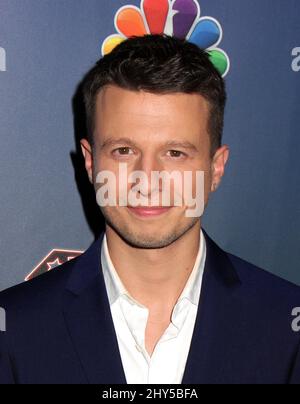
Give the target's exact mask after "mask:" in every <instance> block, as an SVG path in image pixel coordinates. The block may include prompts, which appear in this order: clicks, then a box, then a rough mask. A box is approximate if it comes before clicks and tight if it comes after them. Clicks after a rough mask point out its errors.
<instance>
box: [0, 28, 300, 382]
mask: <svg viewBox="0 0 300 404" xmlns="http://www.w3.org/2000/svg"><path fill="white" fill-rule="evenodd" d="M83 88H84V100H85V106H86V115H87V127H88V138H87V139H82V141H81V147H82V152H83V155H84V159H85V166H86V171H87V173H88V177H89V179H90V182H91V183H92V184H93V185H94V188H95V191H96V194H98V191H99V190H100V189H101V186H100V184H99V181H98V174H99V173H101V172H104V171H106V172H110V173H113V174H114V176H115V177H116V178H117V179H119V176H120V172H119V167H120V164H121V163H123V164H125V163H126V167H127V168H128V171H129V172H134V171H140V172H143V173H144V174H145V176H146V177H147V178H149V179H150V177H151V174H152V173H153V172H155V171H156V172H163V171H165V172H168V173H171V172H173V171H174V170H177V171H179V172H180V173H182V174H183V173H184V172H187V171H191V172H193V173H195V172H196V171H201V172H203V173H204V189H203V199H204V206H206V205H207V203H208V200H209V196H210V194H211V193H212V192H214V191H215V190H216V189H217V187H218V186H219V184H220V182H221V179H222V177H223V175H224V171H225V165H226V163H227V161H228V156H229V148H228V146H226V145H222V128H223V116H224V107H225V101H226V93H225V86H224V82H223V79H222V78H221V76H220V75H219V73H218V72H217V70H216V69H215V68H214V67H213V65H212V64H211V62H210V60H209V57H208V56H207V54H206V53H205V52H204V51H202V50H200V49H198V48H197V47H196V46H195V45H193V44H190V43H188V42H185V41H181V40H178V39H174V38H171V37H167V36H151V35H149V36H145V37H141V38H132V39H129V40H127V41H125V42H124V43H122V44H121V45H119V46H118V47H117V48H116V49H115V50H114V51H113V52H112V53H111V54H109V55H107V56H105V57H104V58H103V59H101V60H100V61H99V62H98V63H97V65H96V66H95V67H94V68H93V69H92V70H91V71H90V72H89V73H88V75H87V77H86V78H85V81H84V86H83ZM124 185H125V188H126V192H127V191H130V190H131V189H130V185H128V183H126V184H121V186H124ZM191 185H192V190H193V192H195V189H196V187H197V182H196V181H195V180H194V179H193V182H192V184H191ZM172 189H173V188H172ZM173 190H174V189H173ZM120 191H121V190H120V188H118V189H117V190H116V193H117V195H119V194H120ZM154 191H156V192H158V194H161V192H162V186H161V184H160V183H159V186H158V188H156V189H154V188H153V187H152V183H151V182H150V185H149V183H148V185H147V186H144V187H143V188H140V189H139V190H138V192H137V194H138V195H139V197H140V200H141V201H142V202H141V203H140V204H139V205H138V206H134V205H132V204H130V203H128V204H127V205H125V206H122V205H121V204H117V205H116V206H110V205H108V206H104V205H102V206H101V210H102V213H103V216H104V218H105V222H106V229H105V232H104V233H103V234H102V235H101V236H100V238H99V239H98V240H96V241H95V242H94V243H93V244H92V246H91V247H90V248H89V249H88V250H87V251H86V252H85V253H84V254H83V255H81V256H80V257H78V258H76V259H74V260H72V261H70V262H68V263H66V264H64V265H63V266H62V267H60V268H59V269H57V270H54V271H52V272H51V273H48V274H46V275H42V276H40V277H38V278H36V279H34V280H33V281H31V282H29V283H26V284H23V285H20V286H17V287H14V288H12V289H10V290H7V291H5V292H2V293H1V294H0V306H2V307H3V308H4V309H5V310H6V313H7V327H6V328H7V330H6V332H5V333H1V336H0V338H1V340H0V380H1V382H2V383H95V384H107V383H116V384H125V383H129V384H131V383H145V384H146V383H168V384H169V383H170V384H172V383H174V384H180V383H183V384H191V383H196V384H202V383H214V384H217V383H222V384H233V383H234V384H236V383H248V384H250V383H251V384H259V383H274V384H299V383H300V351H299V344H300V335H299V334H298V333H297V332H295V331H293V329H292V325H291V324H292V320H293V318H292V315H291V313H292V311H293V309H294V308H295V307H298V306H299V305H300V289H299V288H298V287H296V286H293V285H292V284H289V283H288V282H285V281H283V280H280V279H278V278H276V277H275V276H273V275H271V274H268V273H267V272H264V271H263V270H261V269H259V268H256V267H255V266H253V265H251V264H250V263H247V262H245V261H243V260H242V259H240V258H238V257H236V256H233V255H231V254H229V253H227V252H225V251H223V250H222V249H220V248H219V247H218V246H217V245H216V244H215V243H214V242H213V241H212V240H211V239H210V237H209V236H208V235H207V233H206V232H205V231H204V230H203V229H202V228H201V216H202V215H201V216H200V217H199V216H198V217H197V216H195V217H189V216H187V215H186V211H187V205H186V204H182V206H179V205H178V206H177V205H175V204H174V199H172V201H171V203H170V205H168V206H165V205H163V204H162V202H161V201H160V202H159V204H157V205H156V206H149V204H147V201H149V200H150V197H152V193H154ZM100 199H101V198H99V200H100ZM97 201H98V198H97Z"/></svg>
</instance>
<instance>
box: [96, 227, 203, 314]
mask: <svg viewBox="0 0 300 404" xmlns="http://www.w3.org/2000/svg"><path fill="white" fill-rule="evenodd" d="M205 259H206V242H205V237H204V235H203V232H202V230H200V242H199V249H198V253H197V257H196V261H195V264H194V267H193V270H192V272H191V275H190V277H189V279H188V281H187V283H186V285H185V287H184V290H183V291H182V293H181V295H180V297H179V299H178V303H179V302H180V301H181V300H183V299H187V300H189V301H190V302H191V303H192V304H194V305H196V306H197V305H198V302H199V298H200V291H201V281H202V276H203V272H204V265H205ZM101 264H102V271H103V275H104V280H105V284H106V290H107V294H108V300H109V304H110V306H112V305H113V303H114V302H115V301H116V300H117V299H118V298H119V297H121V296H126V297H127V298H129V300H131V301H132V302H133V303H134V304H137V305H138V306H140V307H144V306H142V305H141V304H140V303H138V302H137V301H136V300H135V299H133V297H132V296H131V295H130V293H129V292H128V291H127V289H126V288H125V286H124V284H123V283H122V281H121V279H120V277H119V275H118V273H117V271H116V269H115V267H114V265H113V263H112V261H111V258H110V254H109V251H108V245H107V238H106V234H104V237H103V241H102V246H101Z"/></svg>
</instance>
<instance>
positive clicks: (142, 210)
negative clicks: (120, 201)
mask: <svg viewBox="0 0 300 404" xmlns="http://www.w3.org/2000/svg"><path fill="white" fill-rule="evenodd" d="M127 209H128V210H129V211H130V212H131V213H133V214H134V215H136V216H138V217H143V218H147V217H148V218H149V217H150V218H152V217H158V216H161V215H163V214H165V213H167V212H169V211H170V210H171V209H172V206H167V207H165V206H163V207H162V206H151V207H146V206H145V207H144V206H137V207H135V208H133V207H131V206H127Z"/></svg>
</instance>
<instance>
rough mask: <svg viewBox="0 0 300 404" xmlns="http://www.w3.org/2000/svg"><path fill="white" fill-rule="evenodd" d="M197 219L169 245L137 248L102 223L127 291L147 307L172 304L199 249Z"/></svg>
mask: <svg viewBox="0 0 300 404" xmlns="http://www.w3.org/2000/svg"><path fill="white" fill-rule="evenodd" d="M200 226H201V225H200V221H199V222H197V223H196V225H195V226H193V227H192V228H191V229H190V230H189V231H188V232H186V233H185V234H184V235H183V236H182V237H180V238H179V239H178V240H176V241H175V242H174V243H172V244H171V245H169V246H167V247H164V248H160V249H140V248H135V247H132V246H131V245H129V244H127V243H126V242H125V241H124V240H123V239H122V238H121V237H120V236H119V235H118V234H117V233H116V232H115V231H114V230H113V229H112V228H111V227H110V226H106V237H107V245H108V250H109V254H110V257H111V260H112V262H113V264H114V267H115V269H116V271H117V273H118V275H119V277H120V279H121V281H122V282H123V284H124V286H125V287H126V289H127V290H128V292H129V293H130V295H131V296H132V297H133V298H134V299H135V300H137V301H138V302H139V303H141V304H143V305H144V306H146V307H148V308H149V309H151V308H154V307H159V306H164V307H169V308H170V309H171V308H172V307H174V305H175V304H176V302H177V300H178V298H179V297H180V295H181V293H182V291H183V289H184V287H185V285H186V282H187V280H188V278H189V276H190V275H191V272H192V270H193V267H194V264H195V260H196V257H197V254H198V250H199V242H200Z"/></svg>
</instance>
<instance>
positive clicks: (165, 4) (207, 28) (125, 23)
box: [102, 0, 230, 77]
mask: <svg viewBox="0 0 300 404" xmlns="http://www.w3.org/2000/svg"><path fill="white" fill-rule="evenodd" d="M115 28H116V31H117V34H113V35H110V36H109V37H107V38H106V39H105V40H104V42H103V44H102V55H103V56H104V55H107V54H108V53H110V52H111V51H112V50H113V49H114V48H115V47H116V46H117V45H119V44H120V43H121V42H123V41H124V40H125V39H127V38H130V37H132V36H144V35H147V34H167V35H171V36H174V37H176V38H180V39H187V40H188V41H190V42H192V43H194V44H196V45H197V46H199V47H200V48H202V49H205V50H206V51H207V52H208V54H209V56H210V59H211V61H212V63H213V64H214V66H215V67H216V68H217V69H218V71H219V72H220V74H221V75H222V76H223V77H225V76H226V74H227V73H228V72H229V69H230V60H229V57H228V55H227V54H226V52H224V50H222V49H220V48H219V47H218V46H219V44H220V42H221V41H222V38H223V30H222V27H221V24H220V23H219V22H218V21H217V20H216V19H215V18H212V17H202V16H201V9H200V5H199V3H198V2H197V1H196V0H141V5H140V8H138V7H136V6H133V5H127V6H124V7H121V8H120V9H119V10H118V11H117V13H116V15H115Z"/></svg>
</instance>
